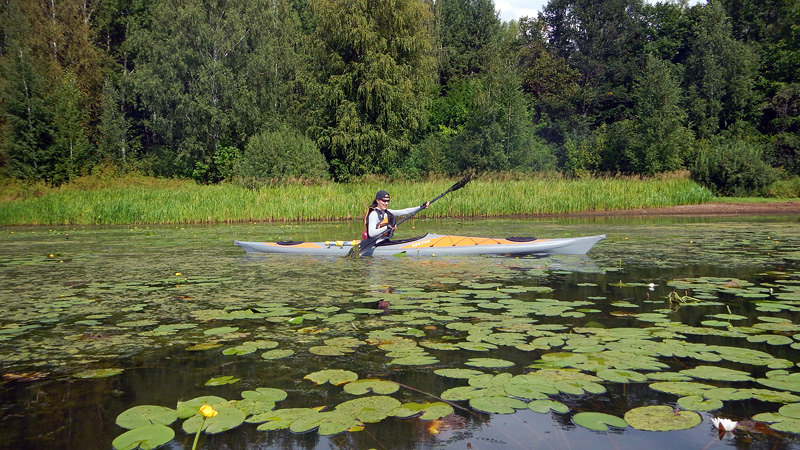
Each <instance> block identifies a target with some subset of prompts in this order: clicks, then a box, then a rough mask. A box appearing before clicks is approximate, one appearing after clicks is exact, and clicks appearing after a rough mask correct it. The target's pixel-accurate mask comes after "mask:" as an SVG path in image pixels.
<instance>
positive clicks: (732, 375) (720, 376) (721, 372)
mask: <svg viewBox="0 0 800 450" xmlns="http://www.w3.org/2000/svg"><path fill="white" fill-rule="evenodd" d="M680 373H682V374H684V375H689V376H690V377H693V378H701V379H704V380H718V381H752V380H753V377H751V376H750V374H749V373H748V372H743V371H741V370H733V369H728V368H725V367H717V366H697V367H695V368H694V369H686V370H681V372H680Z"/></svg>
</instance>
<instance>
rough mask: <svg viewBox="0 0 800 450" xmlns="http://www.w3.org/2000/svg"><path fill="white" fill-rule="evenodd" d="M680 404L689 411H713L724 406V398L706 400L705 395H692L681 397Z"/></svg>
mask: <svg viewBox="0 0 800 450" xmlns="http://www.w3.org/2000/svg"><path fill="white" fill-rule="evenodd" d="M678 406H680V407H681V408H683V409H688V410H689V411H713V410H715V409H720V408H722V400H718V399H708V400H704V399H703V397H700V396H697V395H692V396H688V397H681V398H679V399H678Z"/></svg>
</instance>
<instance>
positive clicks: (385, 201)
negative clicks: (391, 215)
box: [378, 198, 389, 203]
mask: <svg viewBox="0 0 800 450" xmlns="http://www.w3.org/2000/svg"><path fill="white" fill-rule="evenodd" d="M378 200H380V201H382V202H383V203H389V199H388V198H379V199H378Z"/></svg>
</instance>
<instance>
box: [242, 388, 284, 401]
mask: <svg viewBox="0 0 800 450" xmlns="http://www.w3.org/2000/svg"><path fill="white" fill-rule="evenodd" d="M287 396H288V394H287V393H286V391H284V390H282V389H275V388H263V387H261V388H256V389H255V390H253V391H243V392H242V398H243V399H247V400H258V401H262V402H273V403H274V402H280V401H283V400H286V397H287Z"/></svg>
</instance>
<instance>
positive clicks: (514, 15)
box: [494, 0, 547, 22]
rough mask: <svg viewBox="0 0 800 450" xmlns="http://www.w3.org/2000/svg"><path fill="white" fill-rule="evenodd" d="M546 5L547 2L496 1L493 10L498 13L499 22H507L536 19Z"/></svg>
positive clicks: (545, 0)
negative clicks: (523, 18) (525, 18)
mask: <svg viewBox="0 0 800 450" xmlns="http://www.w3.org/2000/svg"><path fill="white" fill-rule="evenodd" d="M546 4H547V0H540V1H526V0H498V1H496V2H495V3H494V9H495V10H497V11H498V12H499V13H500V20H502V21H503V22H508V21H510V20H512V19H519V18H520V17H525V16H528V17H536V16H537V15H538V14H539V11H541V10H542V9H543V8H544V6H545V5H546Z"/></svg>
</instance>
